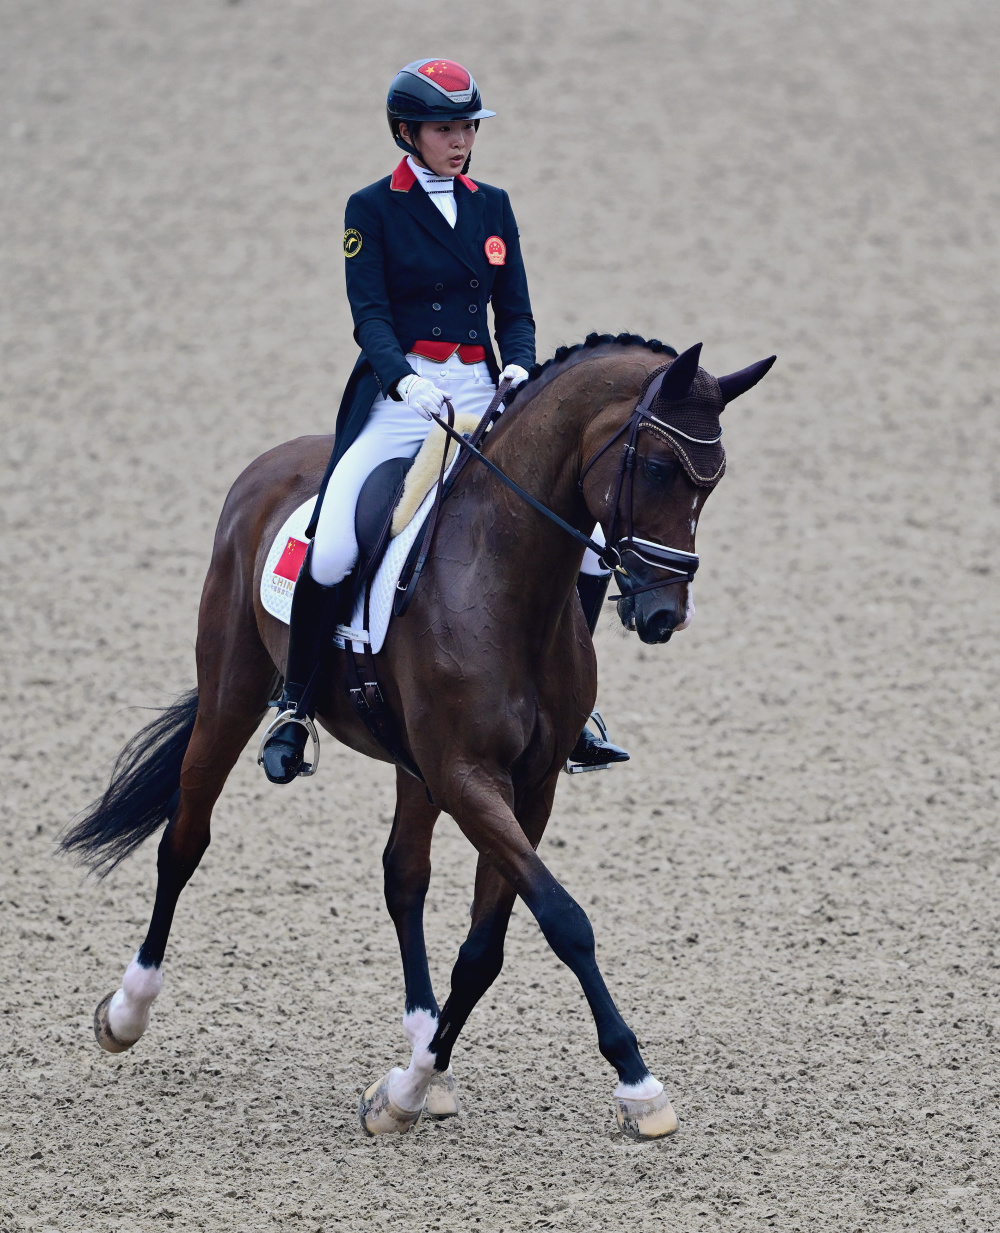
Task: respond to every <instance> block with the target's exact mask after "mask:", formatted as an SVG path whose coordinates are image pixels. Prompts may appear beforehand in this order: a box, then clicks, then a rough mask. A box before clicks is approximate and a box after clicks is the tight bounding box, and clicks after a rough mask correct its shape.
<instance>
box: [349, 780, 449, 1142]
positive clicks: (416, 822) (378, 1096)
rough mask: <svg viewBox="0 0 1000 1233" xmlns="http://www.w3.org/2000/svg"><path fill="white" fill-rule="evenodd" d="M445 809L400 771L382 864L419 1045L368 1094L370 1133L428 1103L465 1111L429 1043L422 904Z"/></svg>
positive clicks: (407, 1014) (401, 1121)
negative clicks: (434, 841)
mask: <svg viewBox="0 0 1000 1233" xmlns="http://www.w3.org/2000/svg"><path fill="white" fill-rule="evenodd" d="M440 812H441V811H440V809H439V808H438V807H437V806H436V805H433V804H431V803H430V801H429V800H428V799H427V793H426V790H425V788H424V785H423V784H422V783H419V782H418V781H417V780H415V779H414V778H413V777H412V776H411V775H408V774H407V773H406V772H405V771H401V770H398V771H397V772H396V816H395V818H394V819H393V823H392V832H391V834H390V835H389V842H388V843H387V844H386V848H385V852H384V853H383V856H382V865H383V868H384V871H385V902H386V907H387V908H388V909H389V915H390V916H391V917H392V921H393V924H394V925H395V926H396V936H397V937H398V939H399V951H400V955H401V957H402V960H403V980H404V983H405V988H406V1001H405V1007H404V1013H403V1030H404V1031H405V1032H406V1036H407V1039H408V1040H409V1042H410V1046H411V1048H412V1050H413V1052H412V1056H411V1058H410V1064H409V1066H408V1067H407V1068H406V1069H405V1070H403V1069H402V1068H400V1067H396V1068H395V1069H394V1070H391V1071H390V1072H389V1073H388V1074H387V1075H383V1076H382V1078H381V1079H379V1080H378V1081H377V1082H376V1083H373V1084H372V1085H371V1087H369V1088H368V1089H367V1090H366V1091H365V1093H364V1094H363V1096H362V1097H361V1102H360V1104H359V1106H358V1116H359V1117H360V1119H361V1125H362V1126H363V1127H364V1129H365V1130H366V1131H367V1132H368V1133H369V1134H393V1133H395V1134H402V1133H405V1132H406V1131H408V1130H410V1129H411V1128H412V1127H413V1126H415V1125H416V1123H417V1121H418V1120H419V1118H420V1114H421V1112H422V1111H423V1110H424V1108H425V1107H426V1109H427V1111H428V1112H429V1113H430V1114H431V1115H432V1116H435V1117H450V1116H452V1115H453V1114H455V1113H458V1112H459V1107H460V1106H459V1101H458V1091H457V1088H456V1085H455V1081H454V1077H453V1076H452V1075H451V1074H450V1073H447V1074H435V1070H434V1058H433V1056H432V1055H431V1054H430V1053H429V1052H428V1049H427V1046H428V1045H429V1044H430V1041H431V1039H432V1037H433V1036H434V1034H435V1032H436V1031H437V1026H438V1005H437V1001H436V999H435V997H434V990H433V988H432V987H431V977H430V970H429V968H428V966H427V949H426V947H425V945H424V926H423V912H424V899H425V897H426V895H427V887H428V885H429V883H430V876H431V859H430V855H431V837H432V835H433V831H434V824H435V822H436V821H437V818H438V815H439V813H440Z"/></svg>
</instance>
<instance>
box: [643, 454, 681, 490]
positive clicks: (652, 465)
mask: <svg viewBox="0 0 1000 1233" xmlns="http://www.w3.org/2000/svg"><path fill="white" fill-rule="evenodd" d="M642 469H643V470H644V471H645V472H646V475H647V477H648V478H649V479H651V480H652V481H653V483H654V484H662V483H663V482H664V480H666V479H668V478H669V477H670V476H671V475H672V474H673V472H674V470H675V468H674V467H673V466H672V465H671V463H669V462H654V461H653V460H652V459H651V458H644V459H643V460H642Z"/></svg>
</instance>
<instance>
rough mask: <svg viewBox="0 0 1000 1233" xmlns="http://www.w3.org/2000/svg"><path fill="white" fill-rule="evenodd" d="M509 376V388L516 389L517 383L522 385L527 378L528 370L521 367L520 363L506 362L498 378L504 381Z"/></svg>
mask: <svg viewBox="0 0 1000 1233" xmlns="http://www.w3.org/2000/svg"><path fill="white" fill-rule="evenodd" d="M508 377H510V388H511V389H512V390H516V389H517V387H518V386H519V385H524V383H525V381H527V379H528V370H527V369H526V368H522V367H521V365H520V364H508V365H507V367H506V368H505V369H504V370H503V372H502V373H501V374H500V380H501V381H506V380H507V378H508Z"/></svg>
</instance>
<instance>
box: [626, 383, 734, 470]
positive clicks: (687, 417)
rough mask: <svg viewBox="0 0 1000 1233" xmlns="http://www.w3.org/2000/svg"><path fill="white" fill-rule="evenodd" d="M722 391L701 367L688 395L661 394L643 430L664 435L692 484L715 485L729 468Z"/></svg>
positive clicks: (661, 436)
mask: <svg viewBox="0 0 1000 1233" xmlns="http://www.w3.org/2000/svg"><path fill="white" fill-rule="evenodd" d="M725 406H726V404H725V402H724V401H723V397H722V390H721V389H720V388H719V383H718V381H717V380H716V379H715V377H713V376H712V374H711V373H710V372H706V371H705V370H704V368H699V369H698V371H697V372H696V373H695V377H694V381H693V382H692V385H691V392H690V393H689V394H688V395H687V397H686V398H677V399H668V398H664V397H663V396H662V394H661V393H658V394H657V395H656V397H655V398H654V399H653V401H652V403H651V404H650V408H649V410H650V416H651V418H649V419H644V420H643V421H642V424H641V429H645V430H646V431H647V432H652V433H655V434H656V435H657V436H658V437H660V438H662V439H663V440H664V441H666V442H667V444H668V445H669V446H670V448H671V449H672V450H673V451H674V453H675V454H676V455H677V457H678V459H679V460H680V463H681V466H682V467H683V468H684V470H685V471H686V472H687V474H688V477H689V478H690V479H691V481H692V483H694V484H697V485H698V486H699V487H700V488H714V487H715V485H716V484H717V483H718V482H719V480H720V479H722V476H723V474H724V473H725V470H726V451H725V450H724V449H723V447H722V424H721V423H720V422H719V416H720V415H721V414H722V412H723V410H724V409H725Z"/></svg>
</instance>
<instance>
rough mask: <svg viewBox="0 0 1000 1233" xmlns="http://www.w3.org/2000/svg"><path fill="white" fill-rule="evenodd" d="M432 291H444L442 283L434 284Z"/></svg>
mask: <svg viewBox="0 0 1000 1233" xmlns="http://www.w3.org/2000/svg"><path fill="white" fill-rule="evenodd" d="M434 290H435V291H443V290H444V283H435V284H434Z"/></svg>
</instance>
